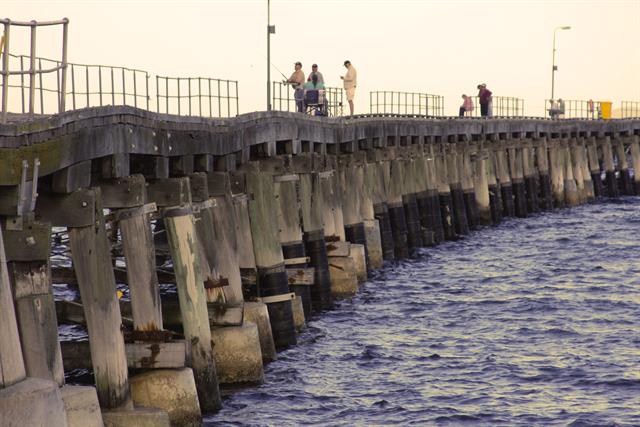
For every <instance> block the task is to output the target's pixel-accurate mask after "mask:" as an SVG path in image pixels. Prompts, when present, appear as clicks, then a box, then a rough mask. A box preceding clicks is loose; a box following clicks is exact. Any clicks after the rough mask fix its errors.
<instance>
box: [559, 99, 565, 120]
mask: <svg viewBox="0 0 640 427" xmlns="http://www.w3.org/2000/svg"><path fill="white" fill-rule="evenodd" d="M558 117H564V101H563V100H562V98H558Z"/></svg>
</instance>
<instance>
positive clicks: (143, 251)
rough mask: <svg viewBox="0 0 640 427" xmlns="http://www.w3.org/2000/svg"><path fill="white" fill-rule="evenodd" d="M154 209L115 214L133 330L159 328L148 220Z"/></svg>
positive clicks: (151, 236) (153, 329) (157, 295)
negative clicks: (125, 270)
mask: <svg viewBox="0 0 640 427" xmlns="http://www.w3.org/2000/svg"><path fill="white" fill-rule="evenodd" d="M154 210H155V204H154V205H152V206H149V205H144V206H140V207H138V208H131V209H127V210H124V209H123V210H119V211H116V218H117V219H118V224H119V227H120V234H121V236H122V248H123V251H124V257H125V262H126V265H127V283H128V284H129V291H130V292H131V310H132V312H133V327H134V329H135V330H137V331H161V330H162V329H163V325H162V306H161V303H160V289H159V287H158V273H157V271H156V255H155V246H154V244H153V233H152V232H151V221H150V219H149V215H150V213H151V211H154Z"/></svg>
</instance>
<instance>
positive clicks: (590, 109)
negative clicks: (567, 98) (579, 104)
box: [587, 99, 595, 119]
mask: <svg viewBox="0 0 640 427" xmlns="http://www.w3.org/2000/svg"><path fill="white" fill-rule="evenodd" d="M587 113H588V114H587V115H588V117H589V118H591V119H593V118H595V114H594V113H595V106H594V104H593V99H590V100H588V101H587Z"/></svg>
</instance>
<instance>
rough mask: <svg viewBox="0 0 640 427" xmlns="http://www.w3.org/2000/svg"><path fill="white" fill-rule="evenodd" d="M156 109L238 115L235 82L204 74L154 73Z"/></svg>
mask: <svg viewBox="0 0 640 427" xmlns="http://www.w3.org/2000/svg"><path fill="white" fill-rule="evenodd" d="M170 101H172V102H170ZM156 112H158V113H167V114H177V115H179V116H180V115H188V116H193V115H197V116H200V117H232V114H234V115H238V114H239V113H240V106H239V98H238V82H237V81H235V80H221V79H212V78H208V77H162V76H156Z"/></svg>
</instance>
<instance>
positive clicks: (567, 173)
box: [562, 139, 580, 207]
mask: <svg viewBox="0 0 640 427" xmlns="http://www.w3.org/2000/svg"><path fill="white" fill-rule="evenodd" d="M562 145H563V147H562V150H563V151H564V153H563V158H564V164H563V165H564V197H565V199H564V201H565V205H566V206H569V207H571V206H577V205H579V204H580V193H579V191H578V185H577V183H576V179H575V178H574V170H575V169H574V167H573V165H574V161H573V159H572V156H571V147H570V143H569V140H567V139H565V140H564V141H563V144H562Z"/></svg>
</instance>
